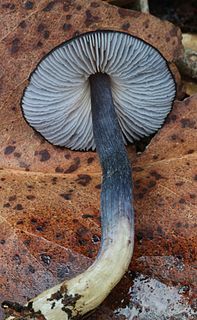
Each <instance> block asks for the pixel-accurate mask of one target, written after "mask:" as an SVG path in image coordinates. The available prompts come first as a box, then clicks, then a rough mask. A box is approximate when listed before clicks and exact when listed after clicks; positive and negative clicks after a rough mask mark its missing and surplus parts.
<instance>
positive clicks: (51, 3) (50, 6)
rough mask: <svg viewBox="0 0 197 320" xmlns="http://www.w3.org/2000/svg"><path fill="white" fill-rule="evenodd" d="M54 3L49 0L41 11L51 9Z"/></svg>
mask: <svg viewBox="0 0 197 320" xmlns="http://www.w3.org/2000/svg"><path fill="white" fill-rule="evenodd" d="M54 4H55V1H50V2H49V3H48V4H47V6H46V7H44V9H43V11H44V12H49V11H51V10H52V9H53V7H54Z"/></svg>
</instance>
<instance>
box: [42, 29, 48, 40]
mask: <svg viewBox="0 0 197 320" xmlns="http://www.w3.org/2000/svg"><path fill="white" fill-rule="evenodd" d="M49 35H50V32H49V31H48V30H45V31H44V32H43V37H44V38H45V39H48V38H49Z"/></svg>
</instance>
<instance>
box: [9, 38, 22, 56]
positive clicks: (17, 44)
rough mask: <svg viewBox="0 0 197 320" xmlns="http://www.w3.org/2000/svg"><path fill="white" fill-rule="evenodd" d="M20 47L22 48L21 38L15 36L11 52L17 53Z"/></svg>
mask: <svg viewBox="0 0 197 320" xmlns="http://www.w3.org/2000/svg"><path fill="white" fill-rule="evenodd" d="M19 49H20V39H19V38H15V39H14V40H13V41H12V44H11V53H16V52H18V51H19Z"/></svg>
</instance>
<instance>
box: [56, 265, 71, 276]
mask: <svg viewBox="0 0 197 320" xmlns="http://www.w3.org/2000/svg"><path fill="white" fill-rule="evenodd" d="M69 273H70V267H69V266H65V265H63V266H58V268H57V276H58V278H60V279H64V278H65V277H66V276H68V274H69Z"/></svg>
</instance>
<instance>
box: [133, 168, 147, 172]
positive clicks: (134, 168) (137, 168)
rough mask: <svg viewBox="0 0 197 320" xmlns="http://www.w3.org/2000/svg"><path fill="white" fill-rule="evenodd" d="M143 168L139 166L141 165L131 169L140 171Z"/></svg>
mask: <svg viewBox="0 0 197 320" xmlns="http://www.w3.org/2000/svg"><path fill="white" fill-rule="evenodd" d="M143 170H144V169H143V168H141V167H134V168H133V171H134V172H141V171H143Z"/></svg>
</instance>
